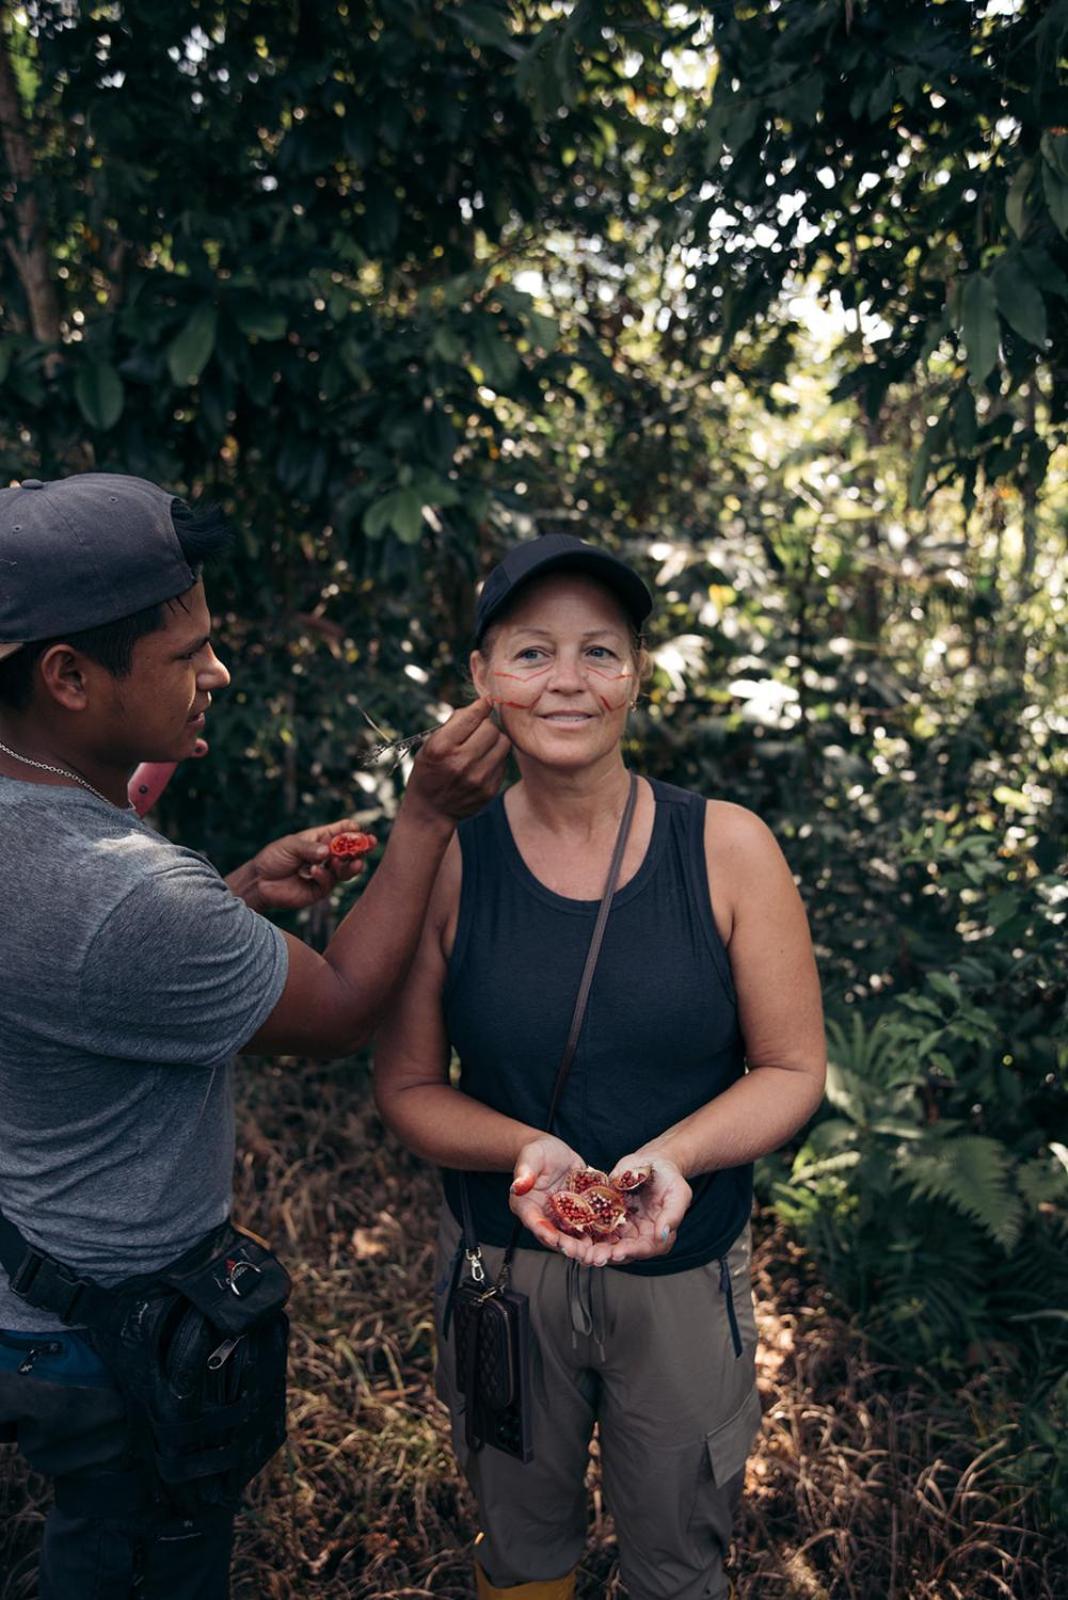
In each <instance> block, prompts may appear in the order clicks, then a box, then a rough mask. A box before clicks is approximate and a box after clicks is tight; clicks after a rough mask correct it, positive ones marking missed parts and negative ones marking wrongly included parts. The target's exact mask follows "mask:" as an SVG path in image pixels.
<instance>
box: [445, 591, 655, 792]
mask: <svg viewBox="0 0 1068 1600" xmlns="http://www.w3.org/2000/svg"><path fill="white" fill-rule="evenodd" d="M471 672H472V676H473V677H474V680H475V687H476V688H477V689H478V692H479V694H482V695H488V696H489V697H490V699H492V700H493V702H494V703H495V705H497V706H498V708H499V711H500V717H501V725H502V727H503V728H504V730H505V732H506V733H507V734H508V737H509V738H510V739H511V740H512V743H513V744H514V745H515V747H516V749H517V750H518V751H519V752H520V753H521V754H523V755H526V756H530V757H533V758H534V759H536V760H538V761H541V762H544V763H545V764H546V765H547V766H556V767H564V768H570V769H577V768H580V767H585V766H589V765H591V764H593V763H594V762H596V761H598V760H600V759H603V758H604V757H605V756H607V755H609V754H611V753H612V752H613V751H614V750H615V749H616V747H617V746H618V744H619V741H620V738H621V736H622V733H623V728H624V726H625V724H626V720H627V712H628V710H629V708H630V705H631V702H632V701H633V699H634V697H635V694H636V692H637V688H638V675H637V673H638V663H637V661H636V659H635V653H634V647H633V644H632V640H631V630H630V627H629V625H628V623H627V618H626V615H625V613H624V611H623V609H622V607H621V606H620V604H619V601H618V600H617V599H616V598H615V596H614V595H613V594H612V593H611V591H610V590H608V589H605V588H603V587H602V586H601V585H600V584H599V583H597V582H596V580H595V579H593V578H587V577H585V576H583V575H581V574H578V573H573V574H568V573H551V574H550V575H549V576H548V577H545V578H540V579H536V580H534V581H533V582H532V583H531V584H530V586H529V588H528V589H526V590H525V591H524V593H523V594H522V596H521V598H520V599H519V601H518V602H517V604H516V606H515V608H514V609H513V610H512V611H511V612H509V614H508V616H507V618H506V619H505V621H504V622H502V623H499V624H498V625H497V626H496V628H494V629H491V633H490V640H489V642H488V646H487V648H486V650H485V651H477V650H476V652H475V653H474V655H473V656H472V657H471Z"/></svg>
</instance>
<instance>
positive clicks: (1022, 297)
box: [993, 254, 1046, 350]
mask: <svg viewBox="0 0 1068 1600" xmlns="http://www.w3.org/2000/svg"><path fill="white" fill-rule="evenodd" d="M993 276H994V288H995V291H996V293H997V300H998V310H999V311H1000V312H1001V315H1002V316H1003V317H1004V318H1005V321H1006V322H1007V323H1008V324H1009V327H1010V328H1013V329H1014V330H1015V331H1016V332H1017V333H1018V334H1019V335H1020V337H1021V338H1022V339H1026V340H1028V342H1029V343H1030V344H1033V345H1037V346H1038V348H1039V349H1040V350H1041V349H1042V348H1043V346H1044V345H1045V343H1046V302H1045V301H1044V300H1043V298H1042V295H1041V292H1040V291H1039V290H1038V289H1037V288H1036V286H1035V284H1034V283H1033V281H1032V280H1031V278H1030V277H1029V276H1028V274H1027V271H1026V269H1025V268H1024V265H1023V263H1022V262H1021V260H1020V258H1019V256H1018V255H1014V254H1010V255H1004V256H1002V257H1001V260H1000V261H999V262H998V264H997V266H996V267H995V268H994V274H993Z"/></svg>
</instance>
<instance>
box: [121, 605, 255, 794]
mask: <svg viewBox="0 0 1068 1600" xmlns="http://www.w3.org/2000/svg"><path fill="white" fill-rule="evenodd" d="M163 612H164V618H165V621H164V625H163V627H161V628H157V629H156V631H155V632H154V633H148V634H145V635H144V637H143V638H140V639H138V640H137V642H136V644H135V645H134V647H133V657H132V661H131V666H130V672H129V673H128V675H127V676H126V677H125V678H110V677H109V683H110V695H105V698H104V702H103V704H104V710H103V722H104V725H102V726H101V727H100V729H99V731H100V733H101V734H105V735H106V737H107V740H108V744H109V746H110V748H111V750H112V751H113V752H114V754H115V755H117V756H120V757H121V758H122V759H127V760H129V761H130V762H131V763H135V762H137V761H182V760H184V759H185V758H186V757H187V756H191V755H192V754H193V750H194V747H195V745H196V742H197V740H198V739H199V738H202V737H203V735H204V727H205V713H206V712H207V709H208V706H209V705H210V704H211V697H212V694H213V693H214V691H215V690H216V689H224V688H225V687H226V685H227V684H228V683H229V682H230V674H229V672H228V671H227V670H226V668H225V667H224V666H223V664H222V662H221V661H220V660H219V658H218V656H217V655H216V654H215V651H214V650H213V649H212V646H211V638H210V635H211V614H210V612H209V611H208V603H207V600H206V598H205V595H204V585H203V584H202V583H197V584H196V585H195V586H194V587H193V588H192V589H189V590H187V592H186V593H185V594H183V595H180V596H179V598H178V599H177V600H173V601H171V602H169V603H168V604H167V605H165V606H164V608H163Z"/></svg>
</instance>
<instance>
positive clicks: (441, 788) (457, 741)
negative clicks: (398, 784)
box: [404, 699, 511, 823]
mask: <svg viewBox="0 0 1068 1600" xmlns="http://www.w3.org/2000/svg"><path fill="white" fill-rule="evenodd" d="M492 711H493V706H492V704H491V702H490V701H489V700H486V699H482V700H476V701H475V703H474V704H473V705H470V706H463V707H462V708H461V709H460V710H459V711H454V712H453V714H452V716H451V717H450V718H449V720H448V722H446V723H444V724H443V726H442V727H440V728H438V729H437V730H436V731H435V732H434V733H432V734H431V735H430V738H429V739H428V740H427V741H426V743H425V744H424V745H423V748H422V749H421V750H420V752H419V754H418V755H417V756H416V758H415V761H414V762H413V764H412V773H411V777H410V778H409V779H408V788H407V792H406V794H405V797H404V806H405V808H406V809H408V810H409V812H410V811H411V810H413V809H414V810H416V811H420V810H422V811H424V812H427V813H430V814H431V815H432V816H433V817H434V818H435V819H437V820H447V821H449V822H453V823H455V822H460V821H461V820H462V819H463V818H464V817H469V816H471V815H473V813H474V812H476V811H481V809H482V807H483V806H484V805H487V804H488V803H489V801H490V800H492V799H493V797H494V795H495V794H496V793H497V790H498V789H499V788H500V783H501V777H502V776H503V773H504V763H505V761H506V759H507V757H508V752H509V750H510V749H511V743H510V741H509V740H508V739H507V738H506V737H505V735H504V734H503V733H502V732H501V730H500V729H499V728H498V727H497V725H496V723H494V722H492V721H491V720H490V719H491V715H492Z"/></svg>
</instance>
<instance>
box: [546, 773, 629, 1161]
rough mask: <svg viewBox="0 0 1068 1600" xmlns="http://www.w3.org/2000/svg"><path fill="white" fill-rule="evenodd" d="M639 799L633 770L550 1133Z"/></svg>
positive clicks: (559, 1076)
mask: <svg viewBox="0 0 1068 1600" xmlns="http://www.w3.org/2000/svg"><path fill="white" fill-rule="evenodd" d="M637 800H638V779H637V777H636V776H635V774H634V773H633V772H632V773H631V775H630V789H629V790H628V791H627V803H626V805H625V806H624V807H623V815H622V817H621V818H620V819H619V832H618V833H617V834H616V845H615V849H614V850H613V851H612V861H611V864H610V866H609V868H608V881H607V882H606V884H605V886H604V894H603V895H602V896H601V904H600V905H599V906H598V908H597V921H596V922H595V923H594V925H593V935H592V937H591V939H590V948H589V950H588V952H587V955H586V965H585V967H584V968H583V969H582V982H581V983H580V984H579V991H578V998H577V999H576V1001H575V1010H574V1014H573V1016H572V1018H571V1028H570V1031H569V1032H568V1035H567V1043H566V1044H565V1046H564V1054H563V1056H562V1058H561V1061H560V1068H559V1071H558V1072H557V1074H556V1084H555V1086H554V1088H553V1097H552V1099H551V1100H550V1102H549V1116H548V1120H547V1121H546V1124H545V1131H546V1133H551V1132H552V1129H553V1121H554V1120H555V1117H556V1108H557V1106H558V1105H559V1104H560V1096H561V1095H562V1094H563V1092H564V1085H565V1083H566V1082H567V1075H568V1073H569V1072H570V1071H571V1063H572V1061H573V1060H574V1059H575V1051H576V1049H577V1048H578V1041H579V1034H580V1033H581V1032H582V1024H583V1021H584V1019H585V1016H586V1003H587V1001H588V1000H589V998H590V989H591V987H592V985H593V974H594V971H595V970H596V967H597V957H598V956H599V955H600V953H601V945H602V943H603V941H604V930H605V925H606V924H607V922H608V913H609V912H610V911H611V909H612V898H613V896H614V895H615V892H616V884H617V882H618V881H619V871H620V868H621V867H622V865H623V854H624V851H625V850H626V848H627V840H628V838H629V837H630V825H631V823H632V821H633V820H634V807H635V805H636V804H637Z"/></svg>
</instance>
